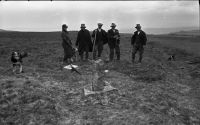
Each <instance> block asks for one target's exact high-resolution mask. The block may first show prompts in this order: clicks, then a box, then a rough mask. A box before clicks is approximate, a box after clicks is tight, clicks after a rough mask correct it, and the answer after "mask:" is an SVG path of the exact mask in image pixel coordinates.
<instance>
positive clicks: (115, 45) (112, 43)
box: [108, 23, 120, 61]
mask: <svg viewBox="0 0 200 125" xmlns="http://www.w3.org/2000/svg"><path fill="white" fill-rule="evenodd" d="M110 27H111V29H110V30H108V46H109V48H110V61H112V60H113V58H114V50H115V53H116V55H117V60H120V48H119V44H120V35H119V31H118V30H117V29H115V27H116V25H115V24H114V23H112V24H111V26H110Z"/></svg>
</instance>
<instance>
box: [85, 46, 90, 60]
mask: <svg viewBox="0 0 200 125" xmlns="http://www.w3.org/2000/svg"><path fill="white" fill-rule="evenodd" d="M88 57H89V46H88V47H86V51H85V59H86V60H88Z"/></svg>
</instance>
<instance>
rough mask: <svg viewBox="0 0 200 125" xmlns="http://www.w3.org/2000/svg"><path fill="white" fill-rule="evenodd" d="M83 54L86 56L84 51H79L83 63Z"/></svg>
mask: <svg viewBox="0 0 200 125" xmlns="http://www.w3.org/2000/svg"><path fill="white" fill-rule="evenodd" d="M83 54H84V52H83V51H81V52H80V51H79V55H80V58H81V61H83Z"/></svg>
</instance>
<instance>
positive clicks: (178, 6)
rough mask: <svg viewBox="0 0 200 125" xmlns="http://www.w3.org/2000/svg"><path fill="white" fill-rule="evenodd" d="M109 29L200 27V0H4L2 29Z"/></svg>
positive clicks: (0, 11)
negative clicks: (84, 26)
mask: <svg viewBox="0 0 200 125" xmlns="http://www.w3.org/2000/svg"><path fill="white" fill-rule="evenodd" d="M98 22H101V23H103V24H104V25H103V28H104V29H106V30H107V29H109V28H110V24H111V23H112V22H114V23H116V24H117V28H118V29H119V30H120V29H122V30H124V29H131V28H132V29H134V27H135V24H137V23H140V24H141V25H142V27H143V28H172V27H199V3H198V1H53V2H50V1H43V2H42V1H30V2H28V1H17V2H16V1H7V2H6V1H1V2H0V29H6V30H19V31H59V30H61V25H62V24H63V23H65V24H67V25H68V26H69V30H79V29H80V24H81V23H85V24H86V27H87V29H89V30H93V29H94V28H96V27H97V23H98Z"/></svg>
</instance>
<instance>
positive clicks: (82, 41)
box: [62, 23, 147, 63]
mask: <svg viewBox="0 0 200 125" xmlns="http://www.w3.org/2000/svg"><path fill="white" fill-rule="evenodd" d="M102 26H103V24H102V23H98V28H97V29H95V30H94V31H93V32H92V35H90V32H89V30H87V29H86V26H85V24H81V27H80V28H81V30H80V31H79V32H78V36H77V40H76V44H75V45H76V46H77V47H78V52H79V55H80V58H81V60H83V58H84V53H85V59H86V60H87V59H88V56H89V52H93V55H92V56H93V59H94V60H95V59H96V58H97V57H98V58H100V57H101V54H102V51H103V46H104V45H105V44H107V43H108V46H109V49H110V54H109V59H110V61H112V60H113V59H114V52H115V53H116V57H117V60H120V46H119V45H120V34H119V31H118V30H117V29H116V24H114V23H112V24H111V26H110V27H111V29H110V30H108V32H106V31H105V30H103V29H102ZM67 28H68V26H67V25H65V24H63V25H62V39H63V42H62V46H63V48H64V60H63V61H64V62H67V63H68V62H70V61H71V57H72V56H73V54H74V50H73V47H72V43H71V39H70V37H69V33H68V31H67ZM135 28H136V29H137V31H136V32H134V34H133V36H132V38H131V44H132V46H133V50H132V62H134V60H135V54H136V53H137V51H139V56H140V57H139V62H141V61H142V55H143V52H144V48H143V46H144V45H146V41H147V38H146V34H145V32H144V31H142V30H141V26H140V24H137V25H136V27H135ZM91 38H92V39H91Z"/></svg>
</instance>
